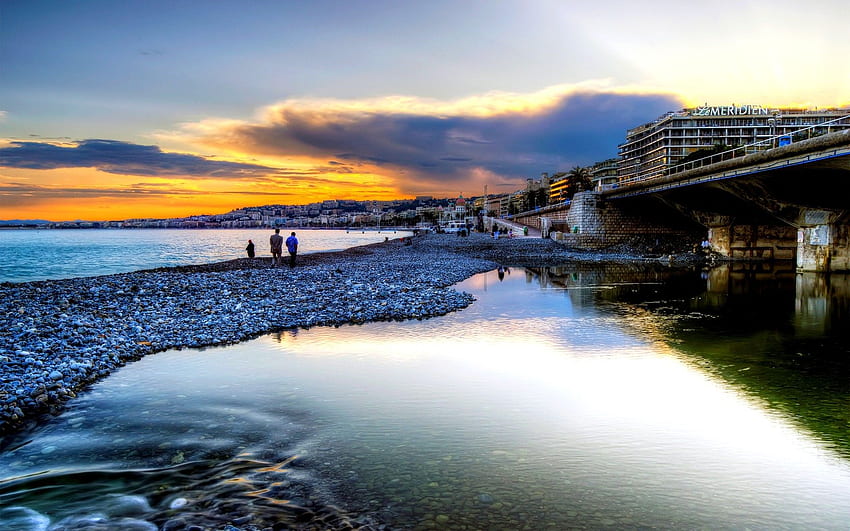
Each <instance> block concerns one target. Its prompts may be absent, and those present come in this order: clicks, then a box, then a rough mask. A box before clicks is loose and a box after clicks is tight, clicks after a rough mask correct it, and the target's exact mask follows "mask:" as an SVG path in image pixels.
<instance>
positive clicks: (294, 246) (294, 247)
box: [286, 232, 298, 267]
mask: <svg viewBox="0 0 850 531" xmlns="http://www.w3.org/2000/svg"><path fill="white" fill-rule="evenodd" d="M286 250H287V251H289V267H295V255H296V254H298V238H296V237H295V233H294V232H293V233H292V234H290V235H289V238H287V239H286Z"/></svg>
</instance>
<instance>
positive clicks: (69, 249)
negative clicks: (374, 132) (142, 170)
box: [0, 229, 410, 282]
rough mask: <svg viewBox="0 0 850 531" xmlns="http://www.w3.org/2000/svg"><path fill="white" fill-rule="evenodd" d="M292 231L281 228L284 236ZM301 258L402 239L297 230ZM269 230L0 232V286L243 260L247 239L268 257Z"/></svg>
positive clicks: (393, 234) (375, 234) (397, 234)
mask: <svg viewBox="0 0 850 531" xmlns="http://www.w3.org/2000/svg"><path fill="white" fill-rule="evenodd" d="M289 232H292V229H281V234H284V235H288V233H289ZM295 232H296V235H297V236H298V239H299V246H298V250H299V253H300V254H309V253H314V252H320V251H338V250H342V249H348V248H350V247H356V246H358V245H366V244H369V243H376V242H381V241H384V239H385V238H390V239H394V238H401V237H403V236H407V235H409V234H410V233H408V232H401V231H392V230H389V231H387V230H383V231H380V232H379V231H375V230H371V231H361V230H351V231H346V230H299V229H295ZM272 234H273V232H272V230H270V229H194V230H193V229H132V230H129V229H63V230H58V229H56V230H47V229H44V230H14V229H13V230H0V249H2V252H0V282H28V281H33V280H48V279H60V278H73V277H88V276H97V275H108V274H113V273H126V272H129V271H137V270H140V269H150V268H154V267H169V266H178V265H191V264H207V263H211V262H220V261H223V260H232V259H234V258H243V257H245V256H247V254H246V252H245V247H246V246H247V245H248V240H249V239H251V240H253V241H254V245H255V246H256V255H257V256H258V257H264V258H270V257H271V253H270V251H269V236H271V235H272Z"/></svg>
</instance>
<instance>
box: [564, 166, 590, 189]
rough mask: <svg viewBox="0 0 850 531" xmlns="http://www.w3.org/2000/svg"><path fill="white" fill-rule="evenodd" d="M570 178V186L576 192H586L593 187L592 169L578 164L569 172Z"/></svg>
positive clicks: (568, 176)
mask: <svg viewBox="0 0 850 531" xmlns="http://www.w3.org/2000/svg"><path fill="white" fill-rule="evenodd" d="M567 178H569V179H570V184H571V186H570V188H572V189H573V190H575V191H576V192H586V191H587V190H592V189H593V181H591V180H590V169H589V168H582V167H581V166H576V167H575V168H573V169H571V170H570V171H569V173H567Z"/></svg>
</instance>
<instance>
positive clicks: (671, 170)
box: [600, 114, 850, 190]
mask: <svg viewBox="0 0 850 531" xmlns="http://www.w3.org/2000/svg"><path fill="white" fill-rule="evenodd" d="M847 120H850V114H848V115H846V116H841V117H840V118H835V119H833V120H829V121H826V122H821V123H819V124H814V125H810V126H808V127H803V128H801V129H797V130H794V131H792V132H790V133H783V134H780V135H775V136H771V137H770V138H766V139H763V140H759V141H758V142H753V143H751V144H746V145H744V146H738V147H736V148H732V149H730V150H727V151H721V152H720V153H714V154H712V155H709V156H707V157H703V158H701V159H696V160H692V161H688V162H684V163H681V164H676V165H674V166H669V167H666V168H658V169H652V170H648V171H644V172H642V173H638V174H636V175H633V176H631V177H629V178H627V179H623V180H621V181H619V182H618V183H616V184H608V185H603V186H601V187H600V190H612V189H616V188H622V187H627V186H631V185H634V184H638V183H644V182H647V181H652V180H655V179H659V178H661V177H667V176H669V175H675V174H677V173H682V172H685V171H689V170H694V169H696V168H702V167H704V166H709V165H711V164H717V163H718V162H723V161H726V160H731V159H734V158H738V157H743V156H745V155H751V154H753V153H758V152H761V151H766V150H768V149H773V148H775V147H778V146H779V147H781V146H785V145H788V144H791V143H792V142H793V140H794V137H797V138H799V137H800V136H802V135H803V134H804V133H805V132H806V131H811V130H815V129H823V128H824V127H826V129H827V133H830V132H831V131H829V128H830V126H831V125H842V126H847V125H850V123H847V122H846V121H847ZM842 129H843V128H842Z"/></svg>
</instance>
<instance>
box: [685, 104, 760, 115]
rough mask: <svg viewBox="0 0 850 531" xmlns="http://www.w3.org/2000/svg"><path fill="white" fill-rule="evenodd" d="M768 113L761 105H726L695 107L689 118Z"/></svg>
mask: <svg viewBox="0 0 850 531" xmlns="http://www.w3.org/2000/svg"><path fill="white" fill-rule="evenodd" d="M769 114H770V111H769V110H768V109H766V108H764V107H762V106H761V105H741V106H740V107H739V106H737V105H728V106H726V107H697V108H696V109H694V110H693V111H691V116H752V115H757V116H767V115H769Z"/></svg>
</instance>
